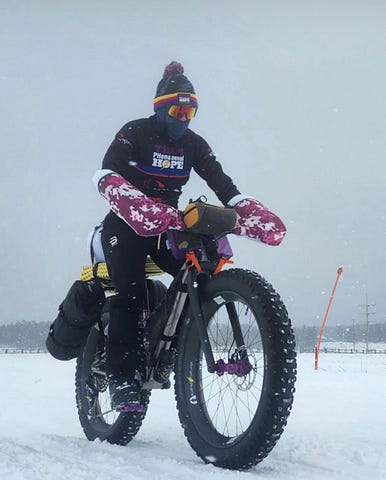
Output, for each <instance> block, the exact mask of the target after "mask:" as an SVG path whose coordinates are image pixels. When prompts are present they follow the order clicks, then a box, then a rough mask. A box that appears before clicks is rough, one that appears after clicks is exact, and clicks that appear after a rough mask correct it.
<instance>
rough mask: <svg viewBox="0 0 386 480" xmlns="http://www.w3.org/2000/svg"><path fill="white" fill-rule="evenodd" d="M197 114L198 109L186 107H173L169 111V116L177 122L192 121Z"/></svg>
mask: <svg viewBox="0 0 386 480" xmlns="http://www.w3.org/2000/svg"><path fill="white" fill-rule="evenodd" d="M196 112H197V108H196V107H184V106H181V105H172V106H171V107H169V109H168V115H170V116H171V117H173V118H176V119H177V120H182V119H184V120H185V121H187V120H192V118H193V117H194V116H195V115H196Z"/></svg>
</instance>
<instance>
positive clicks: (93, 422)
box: [75, 280, 166, 445]
mask: <svg viewBox="0 0 386 480" xmlns="http://www.w3.org/2000/svg"><path fill="white" fill-rule="evenodd" d="M147 290H148V302H149V309H153V308H154V307H155V306H156V305H158V304H159V303H161V302H162V299H163V297H164V296H165V293H166V287H165V286H164V285H163V284H162V282H160V281H152V280H147ZM104 310H105V311H104V313H102V319H101V320H102V324H103V327H104V330H105V331H106V328H107V324H108V319H109V313H108V302H106V305H105V309H104ZM75 391H76V404H77V409H78V415H79V420H80V423H81V425H82V427H83V431H84V433H85V435H86V437H87V438H88V439H89V440H95V439H96V438H99V439H100V440H102V441H103V440H106V441H107V442H109V443H113V444H117V445H126V444H127V443H129V442H130V441H131V440H132V439H133V438H134V437H135V435H136V434H137V432H138V430H139V429H140V427H141V425H142V421H143V419H144V418H145V415H146V411H147V407H148V404H149V399H150V390H142V393H141V395H142V402H141V403H142V405H143V406H144V407H145V408H144V410H142V411H140V412H120V413H118V412H116V411H115V410H112V409H111V403H110V395H109V389H108V382H107V375H106V344H105V332H101V331H100V329H99V326H94V327H93V328H92V329H91V331H90V334H89V336H88V338H87V341H86V343H85V345H84V346H83V347H82V349H81V352H80V354H79V357H78V359H77V363H76V372H75Z"/></svg>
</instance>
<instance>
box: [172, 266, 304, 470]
mask: <svg viewBox="0 0 386 480" xmlns="http://www.w3.org/2000/svg"><path fill="white" fill-rule="evenodd" d="M213 282H216V284H218V286H219V287H218V288H219V289H220V290H221V288H223V287H221V285H224V286H225V285H229V288H228V290H229V291H231V290H232V289H233V288H235V287H236V290H237V291H238V292H242V295H241V296H242V297H243V298H244V299H246V300H248V303H249V305H250V306H251V307H252V308H255V309H257V310H259V311H260V312H261V314H262V316H263V317H264V320H263V321H262V324H261V325H260V324H259V327H263V329H262V335H264V337H265V341H266V343H265V345H266V350H267V352H265V353H267V354H268V355H269V357H270V366H271V371H270V372H269V376H270V381H269V386H268V388H267V391H266V392H265V394H264V396H265V398H264V399H263V400H264V401H265V402H266V405H265V407H264V415H263V416H262V418H261V421H260V423H259V425H255V426H254V427H253V431H249V430H250V429H248V432H245V433H244V434H243V435H244V438H243V439H241V440H239V441H238V442H236V443H235V444H234V445H232V446H231V447H229V448H226V449H224V448H223V449H220V448H219V449H218V452H217V455H214V458H215V460H214V461H213V460H208V453H207V451H208V450H211V451H213V449H211V448H209V447H208V444H207V443H206V441H205V439H204V438H201V437H200V432H199V431H198V430H199V429H198V428H197V425H194V424H193V422H192V420H191V419H190V417H191V415H190V412H189V404H188V402H187V401H186V398H185V397H184V393H183V392H184V384H183V382H184V375H185V376H186V372H184V371H183V370H184V364H183V361H184V344H186V342H187V341H188V337H189V333H190V332H191V326H189V325H188V326H187V328H185V329H184V331H183V332H181V333H182V335H181V338H180V342H179V349H178V353H179V354H178V357H177V375H176V385H175V394H176V400H177V408H178V413H179V418H180V422H181V424H182V426H183V428H184V433H185V436H186V437H187V439H188V442H189V443H190V445H191V446H192V448H193V449H194V450H195V451H196V453H197V455H198V456H199V457H200V458H202V459H203V460H204V461H205V462H208V461H210V462H211V463H214V464H215V465H217V466H220V467H224V468H228V469H235V470H246V469H249V468H250V467H252V466H253V465H256V464H257V463H259V462H261V461H262V460H263V459H264V458H265V457H266V456H267V455H268V454H269V452H270V451H271V450H272V448H273V447H274V446H275V445H276V443H277V441H278V440H279V438H280V436H281V434H282V432H283V429H284V427H285V425H286V424H287V419H288V416H289V414H290V411H291V408H292V403H293V398H294V392H295V381H296V351H295V338H294V334H293V331H292V327H291V322H290V320H289V318H288V313H287V309H286V307H285V305H284V304H283V302H282V300H281V298H280V296H279V295H278V294H277V293H276V292H275V290H274V289H273V287H272V285H271V284H269V283H268V282H267V281H266V280H265V279H264V278H263V277H262V276H260V275H259V274H257V273H255V272H252V271H250V270H242V269H228V270H225V271H224V272H222V273H220V274H219V275H217V276H216V277H215V278H214V280H213ZM209 289H210V285H209ZM223 289H224V288H223ZM211 456H212V457H213V455H211Z"/></svg>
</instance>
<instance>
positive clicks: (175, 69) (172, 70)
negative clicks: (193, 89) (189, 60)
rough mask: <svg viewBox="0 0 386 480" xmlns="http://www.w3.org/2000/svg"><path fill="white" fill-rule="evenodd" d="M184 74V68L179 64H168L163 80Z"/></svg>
mask: <svg viewBox="0 0 386 480" xmlns="http://www.w3.org/2000/svg"><path fill="white" fill-rule="evenodd" d="M183 73H184V67H183V66H182V65H181V63H178V62H170V63H169V65H166V67H165V70H164V74H163V78H166V77H171V76H173V75H182V74H183Z"/></svg>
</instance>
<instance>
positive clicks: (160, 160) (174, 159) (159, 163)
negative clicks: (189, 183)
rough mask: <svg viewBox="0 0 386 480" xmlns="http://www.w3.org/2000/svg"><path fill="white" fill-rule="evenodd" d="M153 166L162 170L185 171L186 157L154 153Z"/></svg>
mask: <svg viewBox="0 0 386 480" xmlns="http://www.w3.org/2000/svg"><path fill="white" fill-rule="evenodd" d="M152 166H153V167H158V168H162V169H167V168H170V169H172V170H174V169H176V170H183V168H184V155H169V154H167V153H161V152H154V153H153V163H152Z"/></svg>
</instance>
